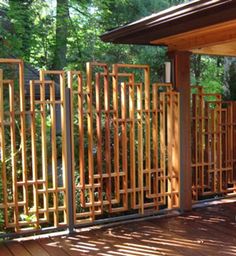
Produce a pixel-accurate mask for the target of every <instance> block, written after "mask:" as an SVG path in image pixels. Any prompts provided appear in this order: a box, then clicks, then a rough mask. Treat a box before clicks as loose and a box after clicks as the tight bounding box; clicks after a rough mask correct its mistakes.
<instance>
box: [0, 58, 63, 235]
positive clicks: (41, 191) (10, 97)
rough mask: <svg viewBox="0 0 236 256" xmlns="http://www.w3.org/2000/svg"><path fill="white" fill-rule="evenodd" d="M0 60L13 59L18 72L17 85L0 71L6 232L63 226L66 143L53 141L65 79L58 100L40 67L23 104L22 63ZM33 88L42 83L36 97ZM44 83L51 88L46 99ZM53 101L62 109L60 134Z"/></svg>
mask: <svg viewBox="0 0 236 256" xmlns="http://www.w3.org/2000/svg"><path fill="white" fill-rule="evenodd" d="M0 62H1V63H4V64H5V65H9V64H11V65H12V64H15V65H16V67H17V68H16V72H17V73H18V74H19V79H18V80H19V82H18V84H17V81H14V80H4V79H3V74H2V73H3V72H2V71H1V72H0V149H1V156H0V157H1V172H0V175H1V178H2V179H1V180H2V182H1V186H0V193H1V197H0V198H1V199H0V200H1V201H0V214H1V215H2V216H3V217H4V227H5V228H6V229H8V231H12V230H14V231H15V232H27V231H30V230H31V231H34V230H37V229H41V228H43V227H47V228H48V227H59V226H65V225H66V224H67V223H68V220H67V204H66V200H67V195H66V181H65V179H66V178H65V167H64V166H63V164H64V162H65V160H64V156H65V155H66V154H65V152H63V150H64V151H65V149H64V145H65V142H62V143H61V145H62V146H61V145H59V144H58V142H57V140H58V139H60V140H61V139H62V140H64V137H65V135H63V134H65V131H64V130H65V127H64V126H65V125H64V126H63V123H65V122H64V121H63V116H65V113H63V105H65V102H64V98H65V96H64V92H65V84H64V82H63V81H64V80H65V79H64V78H63V79H61V82H60V85H59V86H60V88H61V99H60V100H56V99H55V84H54V82H53V81H45V79H44V75H45V73H47V72H46V71H43V72H41V79H40V81H30V98H29V99H28V101H27V102H26V105H25V91H24V83H23V81H24V71H23V62H22V61H20V60H18V61H17V60H3V59H1V61H0ZM52 74H54V73H52ZM62 75H64V73H63V72H62ZM36 87H38V88H40V90H38V91H39V92H40V93H39V95H38V96H37V97H38V98H39V99H36V95H35V88H36ZM47 87H50V90H49V91H50V96H49V98H48V99H46V98H45V89H46V88H47ZM56 105H58V106H59V108H61V109H62V110H61V113H59V116H61V118H62V129H61V132H60V135H59V136H58V134H56Z"/></svg>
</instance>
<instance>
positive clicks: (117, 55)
mask: <svg viewBox="0 0 236 256" xmlns="http://www.w3.org/2000/svg"><path fill="white" fill-rule="evenodd" d="M184 2H189V1H187V0H119V1H113V0H45V1H43V0H0V56H1V57H15V58H23V59H24V61H26V62H28V63H29V64H31V65H32V66H33V67H35V68H36V69H41V68H44V69H65V70H68V69H77V70H84V68H85V63H86V62H88V61H101V62H106V63H108V64H111V63H138V64H149V65H150V66H151V70H152V76H153V77H154V78H155V80H159V81H161V80H163V74H164V70H163V69H164V65H163V63H164V61H166V54H165V53H166V49H164V48H161V47H156V46H135V45H114V44H109V43H103V42H102V41H101V40H100V38H99V36H100V35H101V34H102V33H104V32H105V31H107V30H110V29H112V28H115V27H118V26H121V25H124V24H126V23H128V22H131V21H135V20H137V19H140V18H142V17H145V16H147V15H150V14H152V13H156V12H158V11H161V10H163V9H166V8H168V7H171V6H173V5H178V4H181V3H184ZM191 71H192V72H191V80H192V84H194V85H195V84H197V85H202V86H204V87H205V90H206V92H210V91H211V92H222V93H223V94H224V96H225V98H227V99H236V63H235V59H234V58H226V57H225V58H222V57H209V56H201V55H193V56H192V70H191Z"/></svg>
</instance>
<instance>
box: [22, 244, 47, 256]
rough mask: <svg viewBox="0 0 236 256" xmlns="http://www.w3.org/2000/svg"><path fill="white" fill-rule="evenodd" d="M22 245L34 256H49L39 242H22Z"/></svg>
mask: <svg viewBox="0 0 236 256" xmlns="http://www.w3.org/2000/svg"><path fill="white" fill-rule="evenodd" d="M22 245H23V246H24V247H25V248H26V249H27V251H29V253H30V254H31V255H34V256H49V254H48V253H47V252H46V251H45V250H44V249H43V247H42V246H41V245H40V244H39V243H38V242H37V240H30V241H25V242H22Z"/></svg>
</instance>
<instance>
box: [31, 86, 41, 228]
mask: <svg viewBox="0 0 236 256" xmlns="http://www.w3.org/2000/svg"><path fill="white" fill-rule="evenodd" d="M30 112H31V148H32V172H33V177H32V178H33V181H34V186H33V195H34V207H35V217H36V227H37V228H39V227H40V224H39V203H38V168H37V167H38V166H37V164H38V163H37V162H38V161H37V143H36V134H37V132H36V125H35V124H36V117H35V83H34V81H30Z"/></svg>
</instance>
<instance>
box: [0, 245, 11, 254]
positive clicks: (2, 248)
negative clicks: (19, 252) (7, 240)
mask: <svg viewBox="0 0 236 256" xmlns="http://www.w3.org/2000/svg"><path fill="white" fill-rule="evenodd" d="M0 256H12V254H11V252H10V250H9V249H8V248H7V247H6V245H5V244H4V243H3V242H0Z"/></svg>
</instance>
